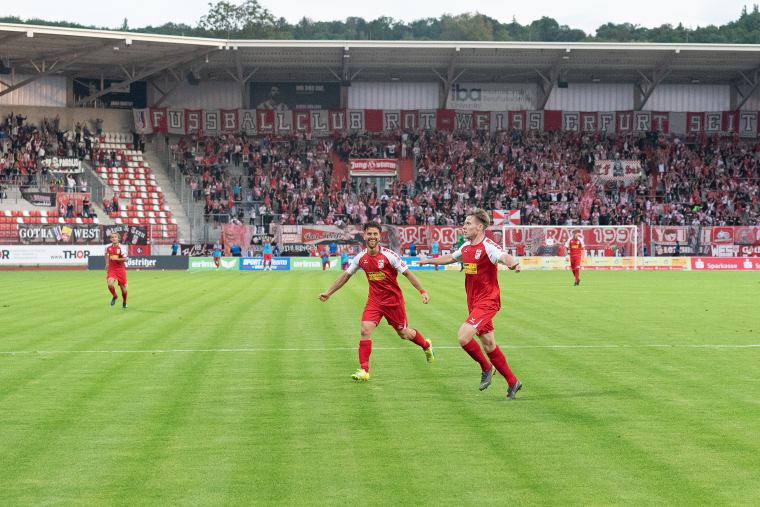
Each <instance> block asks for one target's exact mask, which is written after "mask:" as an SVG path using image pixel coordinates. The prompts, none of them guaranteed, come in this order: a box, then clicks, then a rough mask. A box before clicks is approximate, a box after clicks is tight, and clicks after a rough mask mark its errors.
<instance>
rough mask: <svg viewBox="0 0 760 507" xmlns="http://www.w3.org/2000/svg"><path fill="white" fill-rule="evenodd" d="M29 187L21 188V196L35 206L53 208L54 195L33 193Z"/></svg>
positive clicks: (54, 203) (50, 193)
mask: <svg viewBox="0 0 760 507" xmlns="http://www.w3.org/2000/svg"><path fill="white" fill-rule="evenodd" d="M30 188H31V187H21V196H22V197H23V198H24V199H26V200H27V201H29V202H30V203H31V204H34V205H35V206H46V207H48V208H55V207H56V202H55V194H54V193H52V192H35V191H34V190H29V189H30Z"/></svg>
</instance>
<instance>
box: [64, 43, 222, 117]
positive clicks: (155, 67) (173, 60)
mask: <svg viewBox="0 0 760 507" xmlns="http://www.w3.org/2000/svg"><path fill="white" fill-rule="evenodd" d="M207 52H208V48H202V49H196V50H195V51H191V52H189V53H185V54H184V55H182V56H179V57H177V56H171V57H164V58H159V59H158V60H156V61H155V62H153V64H152V65H149V67H150V68H147V70H143V71H141V72H140V73H139V74H138V75H137V76H135V77H132V78H129V79H127V80H125V81H122V82H121V83H115V84H113V85H111V86H109V87H108V88H106V89H105V90H101V91H99V92H98V93H95V94H93V95H90V96H89V97H85V98H83V99H81V100H79V101H78V102H75V103H74V106H78V105H80V104H86V103H88V102H92V101H93V100H95V99H97V98H100V97H102V96H103V95H106V94H108V93H111V92H112V91H113V89H114V88H121V87H123V86H125V85H128V84H131V83H134V82H135V81H139V80H141V79H145V78H146V77H148V76H152V75H153V74H155V73H156V72H160V71H162V70H164V69H167V68H169V67H174V66H175V65H177V64H180V65H182V64H185V63H187V62H190V61H192V60H194V59H196V58H198V57H199V56H202V55H204V54H206V53H207ZM178 59H179V61H178Z"/></svg>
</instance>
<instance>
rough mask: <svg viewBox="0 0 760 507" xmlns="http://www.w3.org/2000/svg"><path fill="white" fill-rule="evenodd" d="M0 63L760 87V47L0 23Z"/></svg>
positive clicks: (51, 70)
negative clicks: (281, 35)
mask: <svg viewBox="0 0 760 507" xmlns="http://www.w3.org/2000/svg"><path fill="white" fill-rule="evenodd" d="M0 58H3V61H4V63H6V64H9V66H11V67H13V68H14V70H15V72H16V73H19V74H25V75H29V74H33V75H35V76H39V75H40V74H45V75H47V74H56V73H57V74H64V75H69V76H74V77H101V76H102V77H104V78H106V79H125V80H127V81H130V82H131V81H137V80H148V81H151V80H155V79H156V78H158V77H160V76H163V75H167V74H172V73H174V75H175V76H176V75H181V74H180V73H181V72H183V71H187V70H193V71H194V72H195V73H196V75H197V76H199V77H201V78H203V79H219V80H233V79H234V80H238V81H243V82H244V81H245V80H247V79H251V78H252V80H254V81H265V82H266V81H272V82H282V81H307V82H337V81H344V82H346V81H351V80H357V81H387V80H399V81H417V82H421V81H428V82H429V81H438V80H439V79H440V80H442V81H444V82H448V83H449V84H450V83H451V82H452V81H453V80H459V81H469V82H472V81H476V82H483V81H495V82H538V83H540V84H542V85H544V86H545V85H548V84H550V83H554V82H556V81H557V79H559V80H561V81H567V82H571V83H576V82H591V81H598V82H603V83H639V84H643V85H644V88H647V85H649V86H651V84H652V83H660V82H662V83H692V82H699V83H707V84H734V85H735V86H736V87H737V88H740V90H744V92H742V91H740V94H741V95H744V93H746V92H748V91H749V89H752V92H754V91H755V90H756V89H757V88H759V87H760V84H759V83H760V81H758V77H760V76H758V75H756V73H757V71H758V70H760V45H738V44H737V45H729V44H649V43H588V42H586V43H583V42H575V43H566V42H557V43H550V42H449V41H445V42H442V41H321V40H319V41H302V40H226V39H204V38H195V37H176V36H164V35H149V34H137V33H129V32H115V31H114V32H112V31H104V30H84V29H73V28H58V27H44V26H32V25H19V24H3V23H0ZM0 80H2V79H1V78H0ZM4 91H5V90H4ZM752 92H750V93H752ZM0 93H2V92H0Z"/></svg>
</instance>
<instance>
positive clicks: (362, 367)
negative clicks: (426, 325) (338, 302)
mask: <svg viewBox="0 0 760 507" xmlns="http://www.w3.org/2000/svg"><path fill="white" fill-rule="evenodd" d="M380 232H381V227H380V224H378V223H377V222H374V221H369V222H367V223H365V224H364V242H365V244H366V246H367V248H365V249H364V250H363V251H362V252H361V253H360V254H359V255H356V256H354V258H353V259H351V262H350V264H349V266H348V269H347V270H346V271H344V272H343V273H341V275H340V276H339V277H338V279H337V280H335V283H333V285H332V287H330V290H328V291H327V292H323V293H322V294H320V295H319V299H320V300H321V301H327V300H328V299H330V296H332V295H333V294H335V292H337V291H338V289H340V288H341V287H343V286H344V285H345V284H346V282H348V280H349V278H351V276H352V275H353V274H354V273H356V272H357V271H358V270H359V268H361V269H363V270H364V273H365V274H366V275H367V280H368V281H369V296H368V297H367V304H366V306H365V307H364V313H362V328H361V341H360V342H359V370H358V371H357V372H356V373H354V374H353V375H351V378H352V379H354V380H369V356H370V354H371V353H372V340H371V338H372V331H374V330H375V328H376V327H377V326H378V324H380V320H381V319H382V318H383V317H385V320H386V321H387V322H388V324H389V325H390V326H392V327H393V329H394V330H395V331H396V333H397V334H398V335H399V337H400V338H402V339H404V340H409V341H411V342H412V343H415V344H416V345H419V346H420V347H421V348H422V350H424V351H425V357H426V358H427V362H428V363H430V362H432V361H433V360H435V352H434V351H433V344H432V343H430V341H429V340H426V339H425V338H423V337H422V335H421V334H420V332H419V331H417V330H416V329H411V328H409V327H408V325H407V322H406V309H405V308H404V296H403V294H402V293H401V288H400V287H399V286H398V282H397V281H396V276H397V274H398V273H401V274H403V275H404V276H405V277H406V278H407V279H408V280H409V283H411V284H412V286H413V287H414V288H415V289H417V290H418V291H420V294H422V302H423V303H424V304H427V303H428V301H430V297H429V296H428V295H427V293H425V289H423V288H422V284H421V283H420V281H419V280H418V279H417V277H416V276H414V273H412V272H411V271H409V269H408V268H407V266H406V263H404V261H402V260H401V258H400V257H399V256H398V255H396V253H395V252H394V251H392V250H388V249H387V248H382V247H381V246H380V245H379V242H380Z"/></svg>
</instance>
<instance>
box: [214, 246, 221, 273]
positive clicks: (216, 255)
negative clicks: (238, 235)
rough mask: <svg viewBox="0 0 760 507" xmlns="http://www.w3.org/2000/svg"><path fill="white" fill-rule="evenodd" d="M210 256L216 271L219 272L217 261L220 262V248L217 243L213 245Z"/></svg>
mask: <svg viewBox="0 0 760 507" xmlns="http://www.w3.org/2000/svg"><path fill="white" fill-rule="evenodd" d="M212 255H213V257H214V264H216V270H217V271H219V261H221V260H222V246H221V245H220V244H219V242H218V241H217V242H216V243H214V253H213V254H212Z"/></svg>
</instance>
